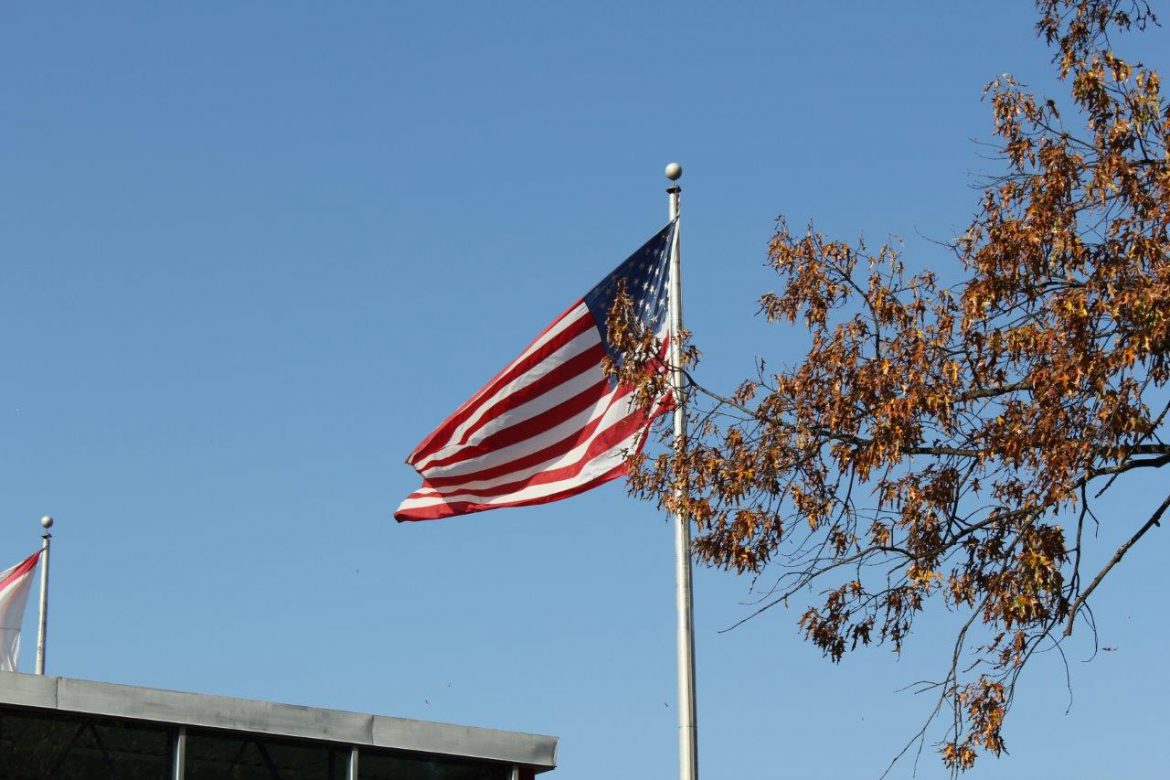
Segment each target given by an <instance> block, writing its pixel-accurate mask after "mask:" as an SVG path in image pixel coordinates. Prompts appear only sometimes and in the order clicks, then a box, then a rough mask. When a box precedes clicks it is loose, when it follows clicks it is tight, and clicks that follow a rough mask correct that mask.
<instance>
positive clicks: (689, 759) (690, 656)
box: [666, 162, 699, 780]
mask: <svg viewBox="0 0 1170 780" xmlns="http://www.w3.org/2000/svg"><path fill="white" fill-rule="evenodd" d="M681 176H682V166H681V165H679V164H678V163H673V162H672V163H670V164H669V165H667V166H666V178H668V179H670V180H671V182H673V183H672V184H671V185H670V186H669V187H667V188H666V192H667V197H668V198H669V207H670V218H671V219H672V220H679V221H678V222H676V223H675V226H674V241H673V242H671V245H670V365H671V376H670V381H671V389H672V392H673V394H674V401H675V405H674V446H675V451H676V452H678V453H681V452H682V449H683V446H684V445H685V443H686V436H687V414H686V408H685V398H684V395H683V371H682V341H681V334H682V263H681V261H680V258H679V232H680V227H681V222H682V220H681V219H679V193H681V192H682V187H680V186H679V185H678V183H677V182H678V180H679V178H680V177H681ZM674 495H675V498H676V499H678V498H681V496H682V487H681V486H676V487H675V491H674ZM674 552H675V567H674V573H675V603H676V606H677V609H678V637H677V640H678V776H679V780H698V777H699V747H698V724H697V719H696V717H695V629H694V598H693V597H692V595H691V526H690V521H689V519H688V518H687V517H685V516H684V515H683V514H682V513H681V512H678V511H676V512H675V515H674Z"/></svg>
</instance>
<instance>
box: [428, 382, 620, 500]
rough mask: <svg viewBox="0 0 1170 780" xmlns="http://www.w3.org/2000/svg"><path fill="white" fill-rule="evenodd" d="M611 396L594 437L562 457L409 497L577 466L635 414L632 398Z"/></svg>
mask: <svg viewBox="0 0 1170 780" xmlns="http://www.w3.org/2000/svg"><path fill="white" fill-rule="evenodd" d="M613 396H614V394H612V393H611V394H610V395H608V396H606V399H608V402H609V403H608V405H607V406H606V409H605V412H604V414H603V415H602V419H601V422H600V424H599V425H598V427H597V430H596V431H594V433H593V436H591V437H589V438H588V439H587V440H585V441H583V442H581V443H580V444H578V445H577V446H576V447H574V448H573V449H571V450H569V451H568V452H565V453H562V454H561V455H557V456H555V457H553V458H550V459H548V460H546V461H544V462H543V463H538V464H536V465H534V466H530V467H528V468H525V469H521V470H519V471H513V472H509V473H508V474H504V475H502V476H499V477H494V478H492V479H481V480H474V481H468V482H461V483H459V484H458V485H448V486H444V487H439V488H431V487H424V488H420V489H419V490H417V491H415V492H414V493H413V494H412V496H415V497H418V496H425V495H431V496H438V495H443V494H445V493H446V494H453V493H457V492H460V491H472V492H474V491H476V490H482V489H484V488H491V487H496V486H497V485H506V484H508V483H510V482H519V481H520V480H524V479H528V478H529V477H533V476H535V475H537V474H539V473H541V472H543V471H552V470H553V469H558V468H564V467H566V466H572V465H575V464H577V463H579V462H580V461H581V459H582V458H584V457H585V453H586V451H587V450H588V449H589V447H590V445H592V444H593V442H594V441H595V440H596V439H597V437H598V436H601V435H602V434H603V433H605V431H607V430H609V429H610V428H612V427H613V426H614V425H616V424H618V423H620V422H621V421H622V420H624V419H626V418H627V417H629V416H630V414H631V412H633V411H634V409H633V408H632V404H633V396H632V395H627V396H624V397H623V398H620V399H617V401H616V403H615V402H614V397H613Z"/></svg>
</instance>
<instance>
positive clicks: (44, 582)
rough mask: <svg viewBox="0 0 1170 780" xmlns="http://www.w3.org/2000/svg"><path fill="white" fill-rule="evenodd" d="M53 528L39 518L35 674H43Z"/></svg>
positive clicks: (49, 520)
mask: <svg viewBox="0 0 1170 780" xmlns="http://www.w3.org/2000/svg"><path fill="white" fill-rule="evenodd" d="M52 527H53V518H51V517H49V516H48V515H45V516H44V517H42V518H41V528H44V529H45V532H44V533H43V534H41V617H40V621H39V623H38V624H37V674H44V673H45V636H46V634H48V629H49V542H50V541H51V540H52V538H53V534H51V533H49V529H50V528H52Z"/></svg>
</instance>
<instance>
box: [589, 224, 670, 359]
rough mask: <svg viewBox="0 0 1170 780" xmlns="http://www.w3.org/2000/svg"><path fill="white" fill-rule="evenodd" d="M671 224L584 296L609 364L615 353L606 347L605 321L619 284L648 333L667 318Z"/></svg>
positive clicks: (658, 328)
mask: <svg viewBox="0 0 1170 780" xmlns="http://www.w3.org/2000/svg"><path fill="white" fill-rule="evenodd" d="M674 225H675V223H674V222H671V223H670V224H669V225H667V226H666V227H664V228H663V229H662V230H660V231H659V232H658V234H657V235H656V236H654V238H652V239H650V240H649V241H647V242H646V243H645V244H644V245H643V246H642V248H641V249H639V250H638V251H637V252H634V254H632V255H630V257H629V258H628V259H627V260H626V261H625V262H624V263H622V264H621V265H619V266H618V267H617V268H615V269H614V270H613V271H612V272H611V273H610V274H609V276H607V277H605V278H604V279H602V280H601V283H600V284H598V285H597V286H596V287H594V288H593V289H592V290H590V291H589V292H588V293H586V294H585V305H586V306H588V307H589V312H590V313H591V314H592V315H593V319H594V320H595V321H596V322H597V330H598V331H599V332H600V333H601V343H602V344H603V345H604V346H605V353H606V354H607V355H609V357H610V359H611V360H614V361H617V360H618V357H619V356H618V353H617V352H616V351H615V350H614V349H613V347H611V346H610V344H609V338H608V335H609V334H608V333H607V332H606V327H605V318H606V317H607V316H609V310H610V309H611V308H612V307H613V300H614V298H615V297H617V289H618V280H619V279H625V280H626V291H627V292H628V293H629V294H630V297H631V298H633V299H634V308H635V310H636V311H637V312H638V315H639V319H641V320H642V324H643V325H644V326H645V327H647V328H649V329H650V331H651V332H653V333H657V332H658V331H659V330H661V329H662V325H663V324H664V323H665V322H666V316H667V280H668V279H669V277H670V245H671V242H672V241H673V240H674Z"/></svg>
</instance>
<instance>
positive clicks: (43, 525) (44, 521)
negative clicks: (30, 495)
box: [41, 515, 53, 528]
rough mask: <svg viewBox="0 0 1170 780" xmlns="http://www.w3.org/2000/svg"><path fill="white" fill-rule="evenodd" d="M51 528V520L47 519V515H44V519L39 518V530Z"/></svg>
mask: <svg viewBox="0 0 1170 780" xmlns="http://www.w3.org/2000/svg"><path fill="white" fill-rule="evenodd" d="M52 527H53V518H51V517H49V516H48V515H45V516H44V517H42V518H41V528H52Z"/></svg>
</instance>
